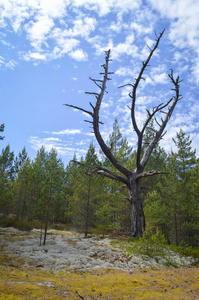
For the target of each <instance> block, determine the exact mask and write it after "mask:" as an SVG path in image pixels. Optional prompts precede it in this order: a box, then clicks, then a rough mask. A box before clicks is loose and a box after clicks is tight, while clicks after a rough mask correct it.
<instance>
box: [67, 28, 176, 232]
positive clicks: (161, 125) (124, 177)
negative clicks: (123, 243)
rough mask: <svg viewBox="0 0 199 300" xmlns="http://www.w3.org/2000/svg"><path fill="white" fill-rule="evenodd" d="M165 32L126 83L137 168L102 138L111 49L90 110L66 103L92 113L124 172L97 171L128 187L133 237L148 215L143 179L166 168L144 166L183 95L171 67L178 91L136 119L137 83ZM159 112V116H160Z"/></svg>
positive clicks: (101, 143)
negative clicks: (150, 130)
mask: <svg viewBox="0 0 199 300" xmlns="http://www.w3.org/2000/svg"><path fill="white" fill-rule="evenodd" d="M163 33H164V30H163V31H162V32H161V33H160V34H159V36H157V35H156V40H155V44H154V45H153V47H152V48H150V53H149V55H148V57H147V59H146V61H143V62H142V67H141V70H140V72H139V74H138V77H137V78H136V79H135V82H134V83H129V84H126V85H124V86H123V87H125V86H130V87H131V88H132V90H131V92H130V93H129V97H130V99H131V107H129V108H130V110H131V122H132V126H133V129H134V131H135V133H136V134H137V150H136V166H135V168H134V169H132V170H131V169H127V168H126V167H125V166H123V165H122V163H121V162H119V161H118V160H117V159H116V157H115V156H114V154H113V153H112V152H111V151H110V148H109V147H108V145H107V144H106V143H105V141H104V140H103V138H102V135H101V133H100V128H99V127H100V124H102V122H100V119H99V112H100V107H101V103H102V100H103V96H104V93H105V91H106V85H107V81H109V80H110V75H111V74H113V72H110V71H109V62H110V50H108V51H106V52H105V64H103V65H102V68H103V73H100V74H102V75H103V78H102V79H93V78H90V79H91V80H92V82H94V83H95V84H96V85H97V87H98V88H99V90H100V91H99V92H98V93H95V92H86V93H87V94H92V95H94V96H95V98H96V103H95V105H93V104H92V103H90V106H91V111H88V110H85V109H83V108H81V107H77V106H75V105H70V104H65V105H66V106H68V107H71V108H75V109H78V110H80V111H83V112H84V113H86V114H88V115H90V116H91V117H92V121H91V122H90V121H87V122H90V123H91V124H92V126H93V131H94V134H95V137H96V139H97V142H98V144H99V146H100V147H101V150H102V151H103V153H104V154H105V155H106V157H107V158H108V159H109V160H110V162H111V163H112V164H113V166H114V167H115V168H116V169H117V170H118V171H119V172H120V173H121V175H120V174H116V173H114V172H112V171H110V170H109V169H107V168H104V167H101V166H99V167H98V172H99V173H101V174H104V175H105V176H107V177H108V178H111V179H114V180H118V181H120V182H122V183H123V184H125V185H126V186H127V188H128V192H129V202H130V206H131V213H130V218H131V234H132V236H134V237H142V235H143V231H144V229H145V218H144V211H143V202H142V196H141V179H142V178H144V177H147V176H153V175H156V174H162V173H164V172H162V171H159V170H150V171H146V172H144V169H145V167H146V165H147V163H148V160H149V158H150V155H151V153H152V151H153V149H154V148H155V146H156V144H157V143H158V142H159V141H160V140H161V139H162V137H163V136H164V134H165V133H166V132H165V131H164V130H165V127H166V125H167V123H168V121H169V119H170V117H171V115H172V113H173V111H174V108H175V106H176V104H177V102H178V101H179V100H180V99H181V95H180V93H179V83H180V79H179V76H177V78H176V79H175V78H174V75H173V70H171V72H170V74H169V75H168V76H169V78H170V80H171V82H172V84H173V86H174V87H173V89H172V90H173V91H174V92H175V94H174V96H173V97H172V98H171V99H170V100H169V101H166V102H165V103H160V104H159V105H157V106H155V107H153V108H152V109H151V110H147V117H146V120H145V122H144V123H143V125H142V128H139V127H138V123H137V119H136V109H135V107H136V99H137V97H136V93H137V89H138V86H139V85H140V82H141V80H144V77H143V74H144V71H145V70H146V68H147V67H148V66H149V61H150V60H151V57H152V56H153V54H154V52H155V50H156V49H157V47H158V45H159V42H160V39H161V37H162V35H163ZM158 115H159V118H158ZM152 119H154V121H155V122H156V125H157V129H155V134H154V136H153V138H152V139H151V141H150V142H149V144H148V145H147V147H144V151H142V148H143V145H144V141H143V137H144V133H145V130H146V128H147V126H148V125H149V123H150V122H151V120H152Z"/></svg>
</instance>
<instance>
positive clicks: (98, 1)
mask: <svg viewBox="0 0 199 300" xmlns="http://www.w3.org/2000/svg"><path fill="white" fill-rule="evenodd" d="M198 16H199V3H198V0H183V1H182V0H167V1H159V0H0V75H1V79H0V91H1V102H0V103H1V109H0V124H2V123H5V131H4V135H5V139H4V141H1V149H2V148H3V147H5V146H6V145H7V144H10V146H11V149H12V150H14V152H15V155H17V154H18V152H19V151H21V150H22V148H23V147H24V146H26V149H27V151H28V154H29V156H30V157H31V158H32V159H33V158H34V157H35V156H36V152H37V150H38V149H39V148H40V147H41V146H42V145H44V146H45V147H46V150H50V149H51V148H52V147H55V148H56V149H57V151H58V153H59V155H60V157H61V158H62V159H63V161H64V162H65V163H67V162H68V161H69V160H70V159H71V158H72V157H73V154H74V152H76V154H77V156H78V157H79V156H81V155H83V156H84V155H85V153H86V151H87V149H88V146H89V144H90V142H91V141H92V140H93V142H94V144H95V145H96V147H97V143H96V142H95V138H94V136H93V135H92V133H91V131H92V130H91V129H90V128H89V123H85V122H84V120H85V119H88V117H87V116H86V115H84V114H83V113H82V112H80V111H74V110H73V109H70V108H67V107H66V106H63V104H64V103H69V104H73V105H77V106H80V107H83V108H85V109H89V102H92V103H94V102H95V98H94V97H93V95H86V94H85V92H86V91H88V92H97V90H96V86H95V85H93V83H92V82H91V81H90V80H89V76H91V77H92V78H95V79H100V75H99V73H100V72H101V71H102V70H101V69H100V66H101V65H102V64H103V63H104V51H105V50H108V49H111V58H112V60H113V61H112V62H111V63H110V71H112V72H114V75H113V76H112V81H109V83H108V86H107V90H108V94H106V95H105V97H104V102H103V105H102V110H101V120H102V121H103V122H104V125H103V126H102V127H101V131H102V133H103V137H104V139H105V140H106V139H107V138H108V136H109V134H110V133H111V131H112V125H113V121H114V119H115V118H117V119H118V122H119V124H120V129H121V132H122V133H123V135H124V136H126V137H127V138H128V140H129V142H130V144H131V145H135V144H136V136H135V133H134V132H133V131H132V125H131V120H130V110H129V109H128V107H127V106H128V105H130V98H129V97H128V93H129V91H130V90H129V87H126V88H123V89H118V86H120V85H123V84H126V83H133V82H134V78H135V77H136V76H137V74H138V72H139V69H140V67H141V66H142V61H144V60H145V59H146V57H147V55H148V53H149V49H148V47H147V45H148V46H149V47H150V46H152V45H153V41H154V39H155V31H156V32H157V34H159V33H160V32H161V31H162V30H163V29H165V33H164V35H163V37H162V39H161V42H160V45H159V48H158V50H157V51H156V53H155V55H154V57H153V59H152V61H151V67H149V68H148V69H147V72H146V73H145V79H146V80H145V81H143V82H142V84H141V86H140V88H139V90H138V94H137V110H136V112H137V114H136V116H137V122H138V124H139V126H142V123H143V121H144V119H145V116H146V109H149V108H152V107H153V106H155V105H157V104H159V103H161V102H164V101H168V100H169V99H170V98H171V97H172V91H171V88H172V85H171V82H170V80H169V78H168V75H167V74H168V73H169V72H170V69H173V70H174V75H175V76H177V75H180V78H181V79H183V82H182V83H181V94H182V95H183V99H182V100H181V101H180V102H179V103H178V105H177V107H176V109H175V113H174V114H173V116H172V118H171V119H170V123H169V124H168V126H167V134H166V136H165V137H164V140H163V141H162V146H163V147H165V149H166V150H167V151H170V150H171V148H172V149H174V145H173V142H172V137H175V136H176V132H178V131H179V130H180V128H182V129H183V130H184V131H185V132H186V133H187V134H189V135H190V136H191V139H192V147H193V148H194V149H195V148H196V149H197V156H198V154H199V147H198V145H199V118H198V111H199V17H198Z"/></svg>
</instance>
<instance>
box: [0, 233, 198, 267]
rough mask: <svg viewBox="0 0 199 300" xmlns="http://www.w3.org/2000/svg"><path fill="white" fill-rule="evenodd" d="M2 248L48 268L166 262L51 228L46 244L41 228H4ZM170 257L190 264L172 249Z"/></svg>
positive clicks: (108, 241) (14, 259)
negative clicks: (43, 243) (128, 252)
mask: <svg viewBox="0 0 199 300" xmlns="http://www.w3.org/2000/svg"><path fill="white" fill-rule="evenodd" d="M0 237H1V239H0V248H1V249H3V251H4V253H5V254H6V255H9V256H10V263H11V264H12V265H13V266H17V265H18V264H19V260H20V264H21V259H20V258H24V259H25V260H24V264H25V266H26V267H29V266H33V267H41V268H44V269H46V270H60V269H62V270H64V269H65V270H68V271H71V270H78V271H79V272H81V271H83V272H84V271H88V270H91V269H93V270H97V269H99V268H113V269H120V270H123V271H131V270H132V269H134V268H147V267H152V266H153V267H154V266H155V267H158V266H160V265H161V266H164V265H165V259H159V260H158V262H157V260H155V259H153V258H150V257H147V256H143V255H142V256H141V255H127V254H126V253H125V252H124V251H123V250H122V249H121V248H120V247H119V246H113V245H112V240H111V239H109V238H105V239H100V238H99V237H96V236H95V237H91V238H84V236H83V235H80V234H77V233H72V232H65V231H58V230H50V231H49V233H48V235H47V241H46V245H45V246H39V244H40V243H39V237H40V231H39V230H35V229H34V230H32V231H31V232H28V233H27V232H22V231H19V230H17V229H14V228H0ZM169 259H170V260H171V261H173V262H174V263H175V265H177V266H189V265H191V264H192V263H193V259H192V258H191V257H189V258H184V257H181V256H180V255H177V254H176V253H173V254H172V255H171V253H169Z"/></svg>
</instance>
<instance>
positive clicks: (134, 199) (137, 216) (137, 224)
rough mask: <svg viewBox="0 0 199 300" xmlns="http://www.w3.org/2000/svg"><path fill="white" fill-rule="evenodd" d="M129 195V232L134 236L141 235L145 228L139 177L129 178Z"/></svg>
mask: <svg viewBox="0 0 199 300" xmlns="http://www.w3.org/2000/svg"><path fill="white" fill-rule="evenodd" d="M129 196H130V197H129V199H130V205H131V234H132V236H134V237H142V235H143V232H144V230H145V217H144V211H143V203H142V195H141V180H140V179H138V180H131V183H130V187H129Z"/></svg>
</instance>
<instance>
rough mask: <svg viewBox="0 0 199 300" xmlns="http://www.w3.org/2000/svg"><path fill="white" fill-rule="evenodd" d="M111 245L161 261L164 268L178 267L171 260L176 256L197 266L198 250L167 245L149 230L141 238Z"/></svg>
mask: <svg viewBox="0 0 199 300" xmlns="http://www.w3.org/2000/svg"><path fill="white" fill-rule="evenodd" d="M113 244H117V245H120V246H121V247H122V249H123V250H125V251H126V252H127V254H129V255H132V254H137V255H146V256H148V257H150V258H153V259H155V260H156V261H157V262H159V261H162V263H164V265H165V266H173V267H178V264H177V263H176V262H175V259H174V258H173V257H174V256H175V254H176V255H181V256H183V257H193V258H195V260H194V262H193V265H199V248H197V247H195V248H194V247H191V246H175V245H168V244H167V241H166V239H165V237H164V235H163V234H162V233H161V232H160V231H159V230H157V231H156V233H155V234H154V233H153V232H152V231H151V230H147V231H145V233H144V235H143V237H142V238H132V237H131V238H127V239H122V240H121V239H120V240H117V241H114V242H113Z"/></svg>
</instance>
